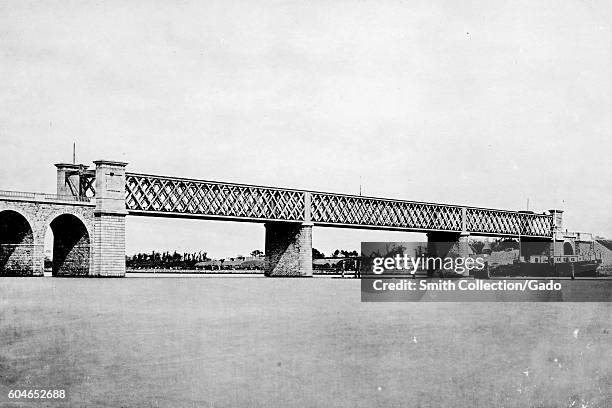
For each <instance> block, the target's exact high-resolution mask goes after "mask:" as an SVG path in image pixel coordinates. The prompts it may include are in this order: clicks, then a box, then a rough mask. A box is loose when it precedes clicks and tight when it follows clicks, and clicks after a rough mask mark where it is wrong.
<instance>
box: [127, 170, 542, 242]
mask: <svg viewBox="0 0 612 408" xmlns="http://www.w3.org/2000/svg"><path fill="white" fill-rule="evenodd" d="M307 202H309V203H310V205H309V208H308V209H307V208H306V203H307ZM126 207H127V209H128V211H129V212H130V213H132V214H147V215H162V216H163V215H167V216H173V215H184V216H199V217H213V218H227V219H237V220H240V219H244V220H254V221H257V220H262V221H266V220H272V221H291V222H295V221H311V222H313V223H314V224H315V225H317V224H318V225H331V226H334V225H336V226H353V227H357V228H380V229H401V230H412V231H455V232H467V233H471V234H484V235H513V236H516V235H522V236H527V237H540V238H550V237H551V236H552V231H553V224H552V216H551V215H546V214H533V213H527V212H517V211H505V210H494V209H482V208H472V207H464V206H453V205H446V204H435V203H420V202H412V201H403V200H391V199H382V198H373V197H361V196H351V195H343V194H332V193H320V192H308V191H299V190H291V189H282V188H273V187H263V186H251V185H241V184H232V183H220V182H214V181H203V180H188V179H179V178H171V177H162V176H152V175H144V174H133V173H127V174H126ZM307 210H308V211H307Z"/></svg>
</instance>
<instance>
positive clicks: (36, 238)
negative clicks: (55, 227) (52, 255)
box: [0, 198, 94, 276]
mask: <svg viewBox="0 0 612 408" xmlns="http://www.w3.org/2000/svg"><path fill="white" fill-rule="evenodd" d="M4 210H12V211H15V212H17V213H19V214H21V215H22V216H23V217H24V218H25V219H26V220H27V222H28V224H29V225H30V228H31V229H32V238H33V241H32V242H23V243H22V244H24V247H22V248H20V250H19V252H18V253H17V254H16V255H12V256H11V258H10V259H11V262H13V261H15V262H16V264H15V262H13V263H12V264H11V265H12V266H11V267H14V268H16V269H18V270H22V273H23V274H25V275H31V276H42V275H43V271H44V243H45V234H46V232H47V227H49V226H50V225H51V222H52V221H53V220H54V219H56V218H57V217H58V216H60V215H62V214H72V215H74V216H75V217H76V218H78V219H79V220H80V221H81V222H82V223H83V225H84V226H85V228H86V229H87V234H88V236H89V237H92V236H93V211H94V205H93V204H90V203H79V202H75V203H65V202H50V201H45V202H40V201H34V200H28V199H19V198H15V199H12V198H11V199H7V198H0V213H1V212H2V211H4ZM80 250H81V251H87V250H88V251H89V253H90V254H91V246H89V248H88V249H86V248H81V249H80ZM14 253H15V252H14ZM13 256H15V258H13ZM27 258H30V259H31V261H28V260H27ZM89 259H91V257H89ZM17 264H19V265H23V266H24V267H20V266H19V267H18V266H17ZM90 266H91V263H89V265H87V266H85V268H86V270H87V271H89V269H90ZM20 268H21V269H20Z"/></svg>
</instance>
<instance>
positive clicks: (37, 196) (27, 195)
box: [0, 190, 90, 202]
mask: <svg viewBox="0 0 612 408" xmlns="http://www.w3.org/2000/svg"><path fill="white" fill-rule="evenodd" d="M0 197H7V198H21V199H27V200H33V201H70V202H73V201H77V202H89V201H90V199H89V198H88V197H75V196H72V195H58V194H47V193H32V192H27V191H9V190H0Z"/></svg>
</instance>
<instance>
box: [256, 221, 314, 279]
mask: <svg viewBox="0 0 612 408" xmlns="http://www.w3.org/2000/svg"><path fill="white" fill-rule="evenodd" d="M265 228H266V247H265V253H266V260H265V275H266V276H301V277H310V276H312V224H311V223H286V222H268V223H266V224H265Z"/></svg>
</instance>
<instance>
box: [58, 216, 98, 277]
mask: <svg viewBox="0 0 612 408" xmlns="http://www.w3.org/2000/svg"><path fill="white" fill-rule="evenodd" d="M49 226H50V227H51V231H52V232H53V267H52V275H53V276H87V275H89V265H90V253H91V238H90V234H89V231H88V228H87V226H86V224H85V223H84V222H83V220H82V219H81V218H80V217H78V216H77V215H75V214H71V213H65V214H61V215H58V216H57V217H55V218H54V219H53V220H52V221H51V223H50V224H49Z"/></svg>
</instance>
